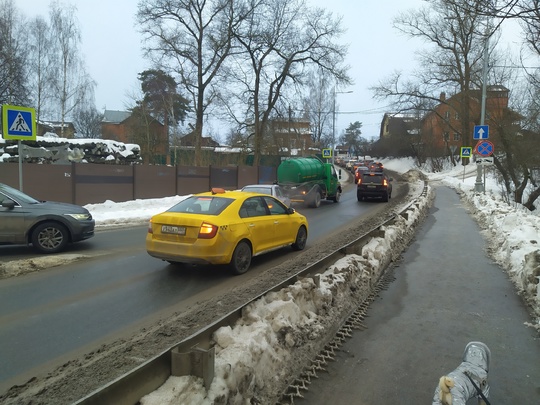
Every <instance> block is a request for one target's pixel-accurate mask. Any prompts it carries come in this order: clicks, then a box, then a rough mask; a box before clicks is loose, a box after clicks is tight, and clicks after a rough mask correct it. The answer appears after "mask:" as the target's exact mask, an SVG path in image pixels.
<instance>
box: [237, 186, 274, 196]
mask: <svg viewBox="0 0 540 405" xmlns="http://www.w3.org/2000/svg"><path fill="white" fill-rule="evenodd" d="M242 191H249V192H250V193H260V194H268V195H272V190H271V189H270V188H269V187H244V188H243V189H242Z"/></svg>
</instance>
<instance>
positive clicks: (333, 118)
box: [332, 86, 353, 164]
mask: <svg viewBox="0 0 540 405" xmlns="http://www.w3.org/2000/svg"><path fill="white" fill-rule="evenodd" d="M352 92H353V91H352V90H349V91H336V86H334V108H333V110H332V164H335V162H336V94H348V93H352Z"/></svg>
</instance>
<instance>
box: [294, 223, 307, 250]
mask: <svg viewBox="0 0 540 405" xmlns="http://www.w3.org/2000/svg"><path fill="white" fill-rule="evenodd" d="M306 242H307V229H306V227H305V226H303V225H302V226H301V227H300V228H298V232H297V233H296V240H295V241H294V243H293V244H292V248H293V249H294V250H303V249H304V248H305V247H306Z"/></svg>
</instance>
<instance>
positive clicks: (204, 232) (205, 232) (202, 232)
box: [198, 222, 218, 239]
mask: <svg viewBox="0 0 540 405" xmlns="http://www.w3.org/2000/svg"><path fill="white" fill-rule="evenodd" d="M217 231H218V227H217V226H215V225H212V224H209V223H207V222H203V223H202V225H201V227H200V229H199V236H198V238H199V239H212V238H213V237H214V236H216V234H217Z"/></svg>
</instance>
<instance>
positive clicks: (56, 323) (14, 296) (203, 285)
mask: <svg viewBox="0 0 540 405" xmlns="http://www.w3.org/2000/svg"><path fill="white" fill-rule="evenodd" d="M394 192H397V191H396V190H394ZM382 205H383V204H378V203H373V204H370V203H358V202H357V200H356V193H355V188H354V185H350V187H349V189H348V191H347V192H346V193H344V195H343V197H342V200H341V202H340V203H338V204H335V203H332V202H324V203H323V204H322V205H321V207H319V208H318V209H307V208H303V207H297V209H298V210H299V211H300V212H302V213H303V214H305V215H306V216H307V217H308V220H309V224H310V235H309V238H308V245H307V248H308V249H309V247H310V244H314V243H315V242H316V241H318V240H320V239H321V238H324V237H327V236H328V235H329V234H331V233H332V232H335V231H336V230H338V229H339V228H340V227H344V226H345V225H347V224H348V223H350V222H351V220H353V219H357V218H358V217H359V216H361V215H363V214H364V213H367V212H370V211H373V210H377V209H380V208H381V206H382ZM145 235H146V226H141V227H135V228H124V229H116V230H111V231H104V232H97V233H96V236H95V237H94V238H92V239H89V240H87V241H84V242H81V243H78V244H74V245H72V246H71V247H70V249H69V250H68V252H69V253H84V254H88V255H91V257H90V258H88V259H84V260H81V261H78V262H74V263H70V264H65V265H62V266H59V267H55V268H51V269H47V270H46V271H42V272H37V273H31V274H27V275H24V276H21V277H14V278H10V279H4V280H0V348H1V361H0V381H1V382H0V391H4V390H5V389H7V388H8V387H10V386H12V385H14V384H21V383H24V382H25V381H27V380H28V378H30V377H32V376H33V375H36V374H41V373H42V372H43V371H44V370H47V369H50V368H53V367H56V366H58V365H60V364H63V363H64V362H66V361H69V360H70V359H72V358H75V357H77V355H80V354H81V353H87V352H89V351H92V350H95V348H97V347H99V345H100V344H102V343H104V342H106V341H110V340H113V339H115V338H119V337H121V336H123V335H128V334H129V333H131V332H134V331H136V330H140V328H142V327H144V325H145V324H151V323H152V322H154V321H155V320H156V319H158V318H159V317H163V316H164V315H165V314H167V313H172V312H173V311H179V310H181V309H182V308H183V307H188V306H189V305H192V304H193V303H194V302H197V300H198V299H201V298H202V297H203V295H208V294H211V293H212V292H213V291H219V290H221V291H224V290H225V291H227V289H230V288H231V287H232V286H233V285H234V284H236V283H238V282H242V279H243V278H244V277H255V276H256V275H257V274H258V272H262V271H264V270H265V269H268V268H271V267H272V266H274V265H276V264H278V263H281V262H282V261H283V260H284V258H286V257H287V256H289V255H294V254H295V252H292V251H291V250H290V249H283V251H280V252H279V253H280V254H277V253H274V254H272V255H266V256H264V255H263V256H260V257H256V258H254V264H253V267H252V269H251V270H250V271H249V272H248V273H246V274H244V275H242V276H238V277H232V276H231V275H230V274H229V273H228V272H227V271H226V270H225V269H222V270H223V271H220V270H221V269H216V267H212V266H207V267H200V268H197V269H191V270H189V269H188V270H185V269H183V270H182V271H178V269H176V268H175V267H174V266H172V265H169V264H168V263H166V262H163V261H160V260H157V259H154V258H152V257H150V256H149V255H148V254H147V253H146V250H145V246H144V238H145ZM1 249H2V251H1V254H2V260H16V259H24V258H32V257H37V255H35V254H34V252H33V251H32V250H31V249H29V248H26V247H8V246H2V247H1Z"/></svg>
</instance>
